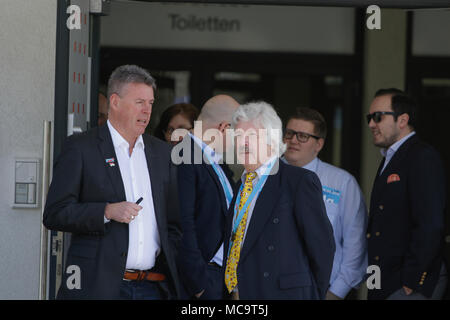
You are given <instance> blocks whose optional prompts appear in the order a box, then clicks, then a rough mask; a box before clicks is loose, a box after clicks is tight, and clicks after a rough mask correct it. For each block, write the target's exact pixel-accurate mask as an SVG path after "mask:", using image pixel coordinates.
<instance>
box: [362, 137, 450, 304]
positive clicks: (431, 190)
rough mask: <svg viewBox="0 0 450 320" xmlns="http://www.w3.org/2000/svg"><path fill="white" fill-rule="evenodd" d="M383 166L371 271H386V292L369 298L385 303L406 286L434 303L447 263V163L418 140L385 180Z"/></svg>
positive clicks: (373, 218)
mask: <svg viewBox="0 0 450 320" xmlns="http://www.w3.org/2000/svg"><path fill="white" fill-rule="evenodd" d="M383 163H384V162H382V163H381V165H380V167H379V169H378V172H377V176H376V178H375V182H374V184H373V189H372V195H371V201H370V215H369V224H368V234H367V237H368V257H369V265H378V266H379V267H380V270H381V289H372V290H369V292H368V298H369V299H385V298H387V297H388V296H389V295H390V294H391V293H393V292H394V291H396V290H398V289H400V288H401V287H402V286H404V285H405V286H407V287H409V288H411V289H413V290H414V291H418V292H420V293H422V294H423V295H425V296H427V297H430V296H431V294H432V293H433V290H434V288H435V286H436V283H437V280H438V278H439V271H440V268H441V263H442V259H443V244H444V208H445V175H444V169H443V165H442V162H441V160H440V157H439V154H438V153H437V152H436V150H435V149H433V148H432V147H431V146H429V145H427V144H425V143H424V142H422V141H421V140H420V139H419V138H418V137H417V135H413V136H412V137H410V138H409V139H407V140H406V141H405V142H404V143H403V144H402V145H401V146H400V148H399V149H398V150H397V152H396V153H395V154H394V156H393V157H392V159H391V161H390V162H389V163H388V165H387V166H386V168H385V169H384V171H383V173H382V175H381V176H380V175H379V172H380V170H381V168H382V166H383ZM395 175H396V176H395ZM397 177H398V178H397ZM396 178H397V179H396ZM388 180H390V181H393V182H390V183H388ZM395 180H397V181H395Z"/></svg>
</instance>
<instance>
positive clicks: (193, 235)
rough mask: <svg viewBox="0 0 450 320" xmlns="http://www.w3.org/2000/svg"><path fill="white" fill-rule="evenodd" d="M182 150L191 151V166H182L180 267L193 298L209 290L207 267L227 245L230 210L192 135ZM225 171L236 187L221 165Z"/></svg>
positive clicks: (186, 139)
mask: <svg viewBox="0 0 450 320" xmlns="http://www.w3.org/2000/svg"><path fill="white" fill-rule="evenodd" d="M178 147H182V151H183V150H190V151H191V152H190V155H186V156H187V158H186V159H188V160H189V161H187V162H188V163H182V164H180V165H179V166H178V190H179V192H178V194H179V199H180V216H181V225H182V228H183V237H182V241H181V244H180V250H179V256H178V265H179V271H180V279H181V281H182V283H183V284H184V288H185V289H186V293H187V297H185V298H189V297H192V296H193V295H194V294H196V293H198V292H200V291H201V290H203V289H205V288H206V287H207V282H208V274H207V265H208V263H209V261H211V259H212V258H213V257H214V255H215V254H216V252H217V250H219V248H220V246H221V245H222V243H223V240H224V231H225V218H226V215H227V212H228V208H227V202H226V198H225V194H224V191H223V188H222V184H221V183H220V181H219V178H218V177H217V174H216V173H215V171H214V169H213V167H212V165H210V164H207V163H206V162H204V161H201V163H200V164H195V163H194V154H195V152H197V154H198V155H202V154H203V153H202V150H201V148H200V147H199V146H198V145H197V144H196V143H195V141H193V140H192V138H191V137H190V136H189V135H187V136H186V137H185V138H184V139H183V141H182V142H181V143H180V144H179V145H178ZM181 155H184V153H183V152H182V153H181ZM200 159H202V158H200ZM221 168H222V170H223V171H224V173H225V174H226V176H227V178H228V182H229V183H230V185H231V187H232V188H234V181H233V179H232V176H233V173H232V172H231V170H230V169H229V168H228V166H227V165H221Z"/></svg>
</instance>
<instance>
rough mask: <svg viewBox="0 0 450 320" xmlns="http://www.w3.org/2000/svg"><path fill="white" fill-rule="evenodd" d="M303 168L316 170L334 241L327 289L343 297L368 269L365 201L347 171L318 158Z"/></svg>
mask: <svg viewBox="0 0 450 320" xmlns="http://www.w3.org/2000/svg"><path fill="white" fill-rule="evenodd" d="M282 159H283V161H285V162H286V160H285V159H284V158H282ZM286 163H287V162H286ZM303 168H305V169H308V170H311V171H313V172H315V173H316V174H317V176H318V177H319V180H320V182H321V184H322V193H323V200H324V202H325V207H326V210H327V216H328V219H329V220H330V223H331V225H332V227H333V234H334V241H335V243H336V251H335V254H334V260H333V269H332V271H331V277H330V287H329V290H330V291H331V292H332V293H334V294H335V295H337V296H339V297H341V298H344V297H345V296H346V295H347V294H348V293H349V291H350V290H351V289H352V288H357V287H358V286H359V284H360V283H361V282H362V281H363V280H364V278H365V275H366V272H367V240H366V228H367V208H366V204H365V202H364V198H363V195H362V193H361V189H360V188H359V186H358V183H357V182H356V180H355V178H354V177H353V176H352V175H351V174H350V173H348V172H347V171H345V170H343V169H340V168H338V167H335V166H332V165H330V164H328V163H325V162H322V161H321V160H319V159H318V158H315V159H314V160H312V161H311V162H310V163H308V164H307V165H305V166H304V167H303Z"/></svg>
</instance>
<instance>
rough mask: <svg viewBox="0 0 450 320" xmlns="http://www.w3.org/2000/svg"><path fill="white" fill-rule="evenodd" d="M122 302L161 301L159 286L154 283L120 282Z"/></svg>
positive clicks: (162, 296) (162, 297)
mask: <svg viewBox="0 0 450 320" xmlns="http://www.w3.org/2000/svg"><path fill="white" fill-rule="evenodd" d="M162 282H165V281H162ZM120 298H121V299H122V300H163V299H165V297H164V295H163V293H162V292H161V287H160V284H159V283H157V282H154V281H127V280H122V283H121V285H120Z"/></svg>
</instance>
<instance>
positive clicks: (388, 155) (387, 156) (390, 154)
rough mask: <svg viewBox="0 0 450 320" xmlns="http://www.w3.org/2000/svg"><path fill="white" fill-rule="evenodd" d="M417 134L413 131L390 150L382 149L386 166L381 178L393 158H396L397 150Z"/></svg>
mask: <svg viewBox="0 0 450 320" xmlns="http://www.w3.org/2000/svg"><path fill="white" fill-rule="evenodd" d="M415 134H416V132H415V131H413V132H411V133H410V134H408V135H407V136H405V137H403V138H401V139H400V140H398V141H397V142H396V143H394V144H393V145H392V146H390V147H389V149H387V150H386V148H382V149H380V152H381V155H382V156H383V157H385V160H384V165H383V169H381V171H380V176H381V174H382V173H383V171H384V169H385V168H386V167H387V165H388V164H389V162H390V161H391V159H392V157H393V156H394V154H395V153H396V152H397V150H398V149H399V148H400V147H401V146H402V144H403V143H404V142H405V141H406V140H408V139H409V138H410V137H412V136H413V135H415Z"/></svg>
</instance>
